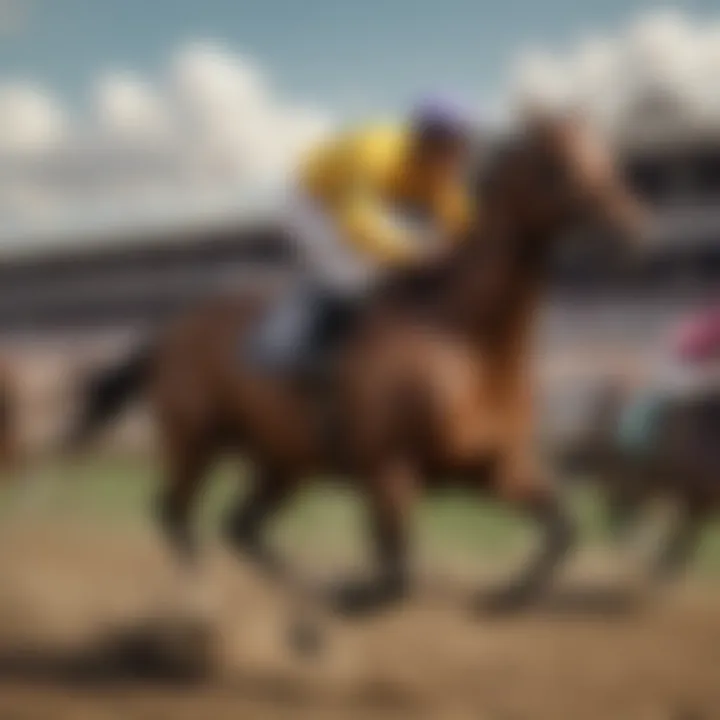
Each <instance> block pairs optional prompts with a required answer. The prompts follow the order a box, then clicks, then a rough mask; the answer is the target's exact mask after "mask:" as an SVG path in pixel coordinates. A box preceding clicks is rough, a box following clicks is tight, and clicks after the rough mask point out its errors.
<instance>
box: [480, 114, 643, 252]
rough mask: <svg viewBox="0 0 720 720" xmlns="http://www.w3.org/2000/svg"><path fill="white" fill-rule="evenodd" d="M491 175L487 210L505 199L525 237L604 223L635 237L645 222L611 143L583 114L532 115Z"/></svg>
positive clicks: (553, 234) (555, 234)
mask: <svg viewBox="0 0 720 720" xmlns="http://www.w3.org/2000/svg"><path fill="white" fill-rule="evenodd" d="M489 179H490V183H489V186H488V187H487V188H486V190H487V192H488V193H489V195H490V197H488V198H487V200H486V203H487V204H488V205H489V206H490V209H489V211H490V212H492V208H493V206H500V207H504V208H505V212H506V214H507V212H509V213H511V215H510V216H511V217H512V218H513V222H514V223H515V224H516V226H517V227H518V228H519V229H521V230H522V231H523V232H524V233H526V234H527V235H528V237H534V238H536V239H537V238H541V239H547V240H551V239H554V238H557V237H559V236H562V235H566V234H567V233H568V232H570V231H573V230H577V229H581V228H585V227H595V228H597V227H603V228H608V229H611V230H612V231H613V233H614V234H617V233H618V232H619V234H620V235H621V236H623V237H626V238H630V239H636V238H639V237H640V236H641V233H642V231H643V230H644V227H645V224H646V215H645V212H644V209H643V207H642V205H641V204H640V203H639V201H638V200H637V198H636V197H635V196H634V194H633V193H632V192H631V190H630V188H629V187H628V186H627V184H626V182H625V181H624V178H623V176H622V174H621V172H620V170H619V169H618V166H617V163H616V159H615V157H614V155H613V153H612V152H611V150H610V147H609V146H608V145H607V144H606V143H605V142H603V140H602V139H601V137H600V136H599V134H597V133H596V132H595V131H594V130H593V129H592V127H591V126H590V125H589V124H588V123H587V122H586V121H585V120H584V119H583V118H581V117H580V116H579V115H574V114H565V115H561V116H560V115H549V114H542V113H537V112H535V113H532V114H530V115H528V116H527V117H526V118H525V121H524V123H523V124H522V126H521V128H520V130H519V133H518V136H517V137H516V138H514V139H513V141H512V142H511V143H509V145H508V147H507V149H506V151H505V153H503V156H502V160H501V161H500V163H499V167H497V168H496V171H495V173H494V174H491V175H490V178H489ZM579 236H581V237H589V234H587V233H585V234H584V235H579Z"/></svg>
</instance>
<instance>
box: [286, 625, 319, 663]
mask: <svg viewBox="0 0 720 720" xmlns="http://www.w3.org/2000/svg"><path fill="white" fill-rule="evenodd" d="M288 644H289V646H290V648H291V649H292V651H293V652H294V653H296V654H297V655H299V656H300V657H303V658H313V657H317V656H318V655H319V654H320V653H321V652H322V650H323V649H324V647H325V640H324V638H323V634H322V631H321V630H320V628H319V627H318V626H317V625H316V624H315V623H311V622H309V621H307V620H297V621H295V622H294V623H293V624H292V625H291V626H290V628H289V629H288Z"/></svg>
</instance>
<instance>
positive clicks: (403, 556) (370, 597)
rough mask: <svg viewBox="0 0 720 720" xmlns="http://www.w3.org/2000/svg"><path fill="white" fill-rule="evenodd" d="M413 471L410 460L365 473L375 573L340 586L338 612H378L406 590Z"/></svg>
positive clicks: (352, 613) (382, 466)
mask: <svg viewBox="0 0 720 720" xmlns="http://www.w3.org/2000/svg"><path fill="white" fill-rule="evenodd" d="M417 480H418V478H417V474H416V472H415V470H414V468H413V466H412V465H411V464H410V463H407V462H404V461H394V462H387V463H384V464H382V465H381V466H380V467H379V468H378V470H376V471H375V472H372V473H370V474H369V476H368V482H367V485H366V488H367V493H368V495H367V502H368V507H367V510H368V527H369V529H370V532H371V540H372V543H373V549H374V556H375V557H374V560H375V564H376V568H375V574H374V575H373V576H372V577H371V578H370V580H369V581H361V582H352V583H348V584H346V585H343V586H342V587H341V588H340V589H339V591H338V593H337V595H336V602H337V608H338V610H339V611H341V612H343V613H344V614H349V615H358V614H369V613H372V612H376V611H379V610H381V609H383V608H385V607H387V606H389V605H392V604H395V603H397V602H399V601H400V600H402V599H403V598H404V597H406V595H407V594H408V592H409V588H410V571H409V559H408V555H409V552H408V550H409V547H408V546H409V538H408V535H409V528H408V525H409V520H410V513H411V510H412V503H413V501H414V499H415V496H416V491H417V485H418V482H417Z"/></svg>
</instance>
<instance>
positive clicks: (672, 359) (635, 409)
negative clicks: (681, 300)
mask: <svg viewBox="0 0 720 720" xmlns="http://www.w3.org/2000/svg"><path fill="white" fill-rule="evenodd" d="M719 391H720V306H714V307H711V308H710V309H708V310H705V311H703V312H701V313H698V314H697V315H694V316H691V317H690V318H687V319H685V320H683V321H682V322H680V323H679V324H678V325H677V326H676V327H674V328H673V329H672V331H671V333H670V335H669V342H668V343H667V345H666V347H665V348H663V349H662V350H661V352H660V354H659V362H658V364H657V365H656V367H655V368H654V369H653V371H652V372H651V376H650V377H649V378H648V383H647V384H646V385H645V387H644V388H642V389H641V391H640V392H639V394H638V395H637V397H636V398H635V399H634V401H632V402H631V403H630V404H629V405H628V406H627V407H626V409H625V411H624V412H623V415H622V417H621V422H620V425H619V437H620V440H621V442H622V443H623V445H624V446H626V447H628V448H631V449H634V450H638V449H647V448H649V447H651V446H652V444H653V442H654V438H655V428H656V426H657V422H658V418H659V417H660V414H661V413H662V412H663V410H664V408H666V407H668V406H669V405H670V404H671V403H672V402H675V401H687V400H690V401H695V400H703V398H705V399H707V398H709V397H711V396H712V397H718V392H719Z"/></svg>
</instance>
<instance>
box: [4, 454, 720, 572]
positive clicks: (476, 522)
mask: <svg viewBox="0 0 720 720" xmlns="http://www.w3.org/2000/svg"><path fill="white" fill-rule="evenodd" d="M44 474H47V475H48V477H52V479H53V480H52V483H50V484H49V485H48V490H47V492H45V491H43V492H41V494H40V496H39V497H38V498H37V501H33V505H32V508H31V512H32V514H33V516H34V517H36V518H37V519H38V520H40V521H42V520H44V519H45V518H65V519H70V520H71V521H73V522H83V523H97V524H99V525H103V526H115V527H119V528H133V527H136V528H137V527H143V526H145V527H148V528H149V527H151V526H152V523H153V522H154V520H153V517H152V509H153V502H154V498H155V495H156V493H157V490H158V479H159V475H160V473H159V468H157V467H154V466H153V464H152V463H149V462H146V461H143V460H139V459H130V458H123V459H112V460H111V459H108V458H92V459H87V460H83V461H82V462H80V463H76V464H74V465H72V466H71V465H64V466H58V467H53V468H48V469H46V470H45V471H44ZM242 492H243V483H242V470H241V469H238V467H236V466H234V465H231V464H225V465H223V466H221V467H220V468H218V470H217V471H216V472H215V473H214V476H213V477H212V478H211V480H210V482H208V483H206V489H205V491H204V495H203V497H202V498H201V502H200V506H199V526H200V528H201V531H202V532H203V533H205V534H211V533H216V532H217V528H218V525H219V522H220V520H221V518H222V516H223V512H224V510H225V509H226V508H227V507H228V506H229V505H230V504H231V503H232V502H233V501H234V499H235V497H236V496H237V495H238V493H242ZM571 500H572V508H573V512H574V513H575V515H576V517H577V518H578V521H579V525H580V528H581V533H582V538H581V539H582V541H583V543H591V544H598V543H602V542H605V541H606V540H607V534H606V530H605V526H604V517H603V511H602V504H601V503H600V502H599V499H598V498H597V497H596V496H595V495H594V493H593V492H592V491H590V490H588V489H580V490H578V491H575V492H574V493H573V495H572V498H571ZM14 508H15V505H14V503H13V500H12V498H11V491H10V490H9V489H5V490H3V491H0V516H2V517H6V516H8V515H11V514H12V513H13V512H14V511H15V510H14ZM415 529H416V535H417V538H418V541H419V542H420V543H421V544H422V547H423V550H424V551H425V552H427V553H428V554H430V555H431V556H433V557H437V558H439V559H453V560H457V561H459V562H463V561H471V560H473V559H483V558H485V559H488V558H496V557H501V558H502V557H504V556H505V557H506V556H508V555H510V554H512V553H513V552H515V551H517V550H519V549H522V547H523V546H525V545H526V544H527V543H528V541H529V536H530V533H531V528H530V527H529V525H528V523H526V522H524V520H523V518H522V517H520V516H518V515H516V514H515V513H514V512H512V510H511V509H509V508H506V507H503V506H501V505H498V504H495V503H490V502H482V501H478V500H476V499H474V498H472V497H470V496H468V495H464V494H461V493H448V494H446V495H443V496H440V497H437V498H432V499H427V500H424V501H423V502H422V503H421V504H420V507H419V509H418V512H417V515H416V518H415ZM277 532H278V535H279V536H280V540H281V541H282V542H283V543H284V544H287V545H289V546H291V547H294V548H301V549H302V551H303V552H307V553H308V554H315V553H317V554H331V555H338V556H348V555H350V556H355V555H357V554H358V553H360V552H361V551H362V549H363V548H364V543H363V541H364V538H363V508H362V504H361V503H360V502H359V500H358V497H357V495H356V494H355V493H354V492H353V491H352V489H351V488H347V489H337V488H329V487H327V486H326V485H322V484H320V485H318V486H316V487H314V488H313V487H312V486H310V487H309V488H308V489H307V490H306V491H304V492H303V493H301V494H300V496H299V497H298V498H296V499H295V501H294V502H293V504H292V505H291V506H290V507H289V508H288V509H287V510H286V512H285V513H284V514H283V515H282V517H281V518H280V520H279V523H278V527H277ZM697 567H698V568H699V569H700V570H701V571H702V572H703V573H704V574H709V575H712V576H716V577H718V578H720V525H719V524H717V523H715V524H714V525H713V526H712V527H710V528H709V529H708V531H707V532H706V533H705V537H704V539H703V545H702V549H701V552H700V555H699V557H698V559H697Z"/></svg>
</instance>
